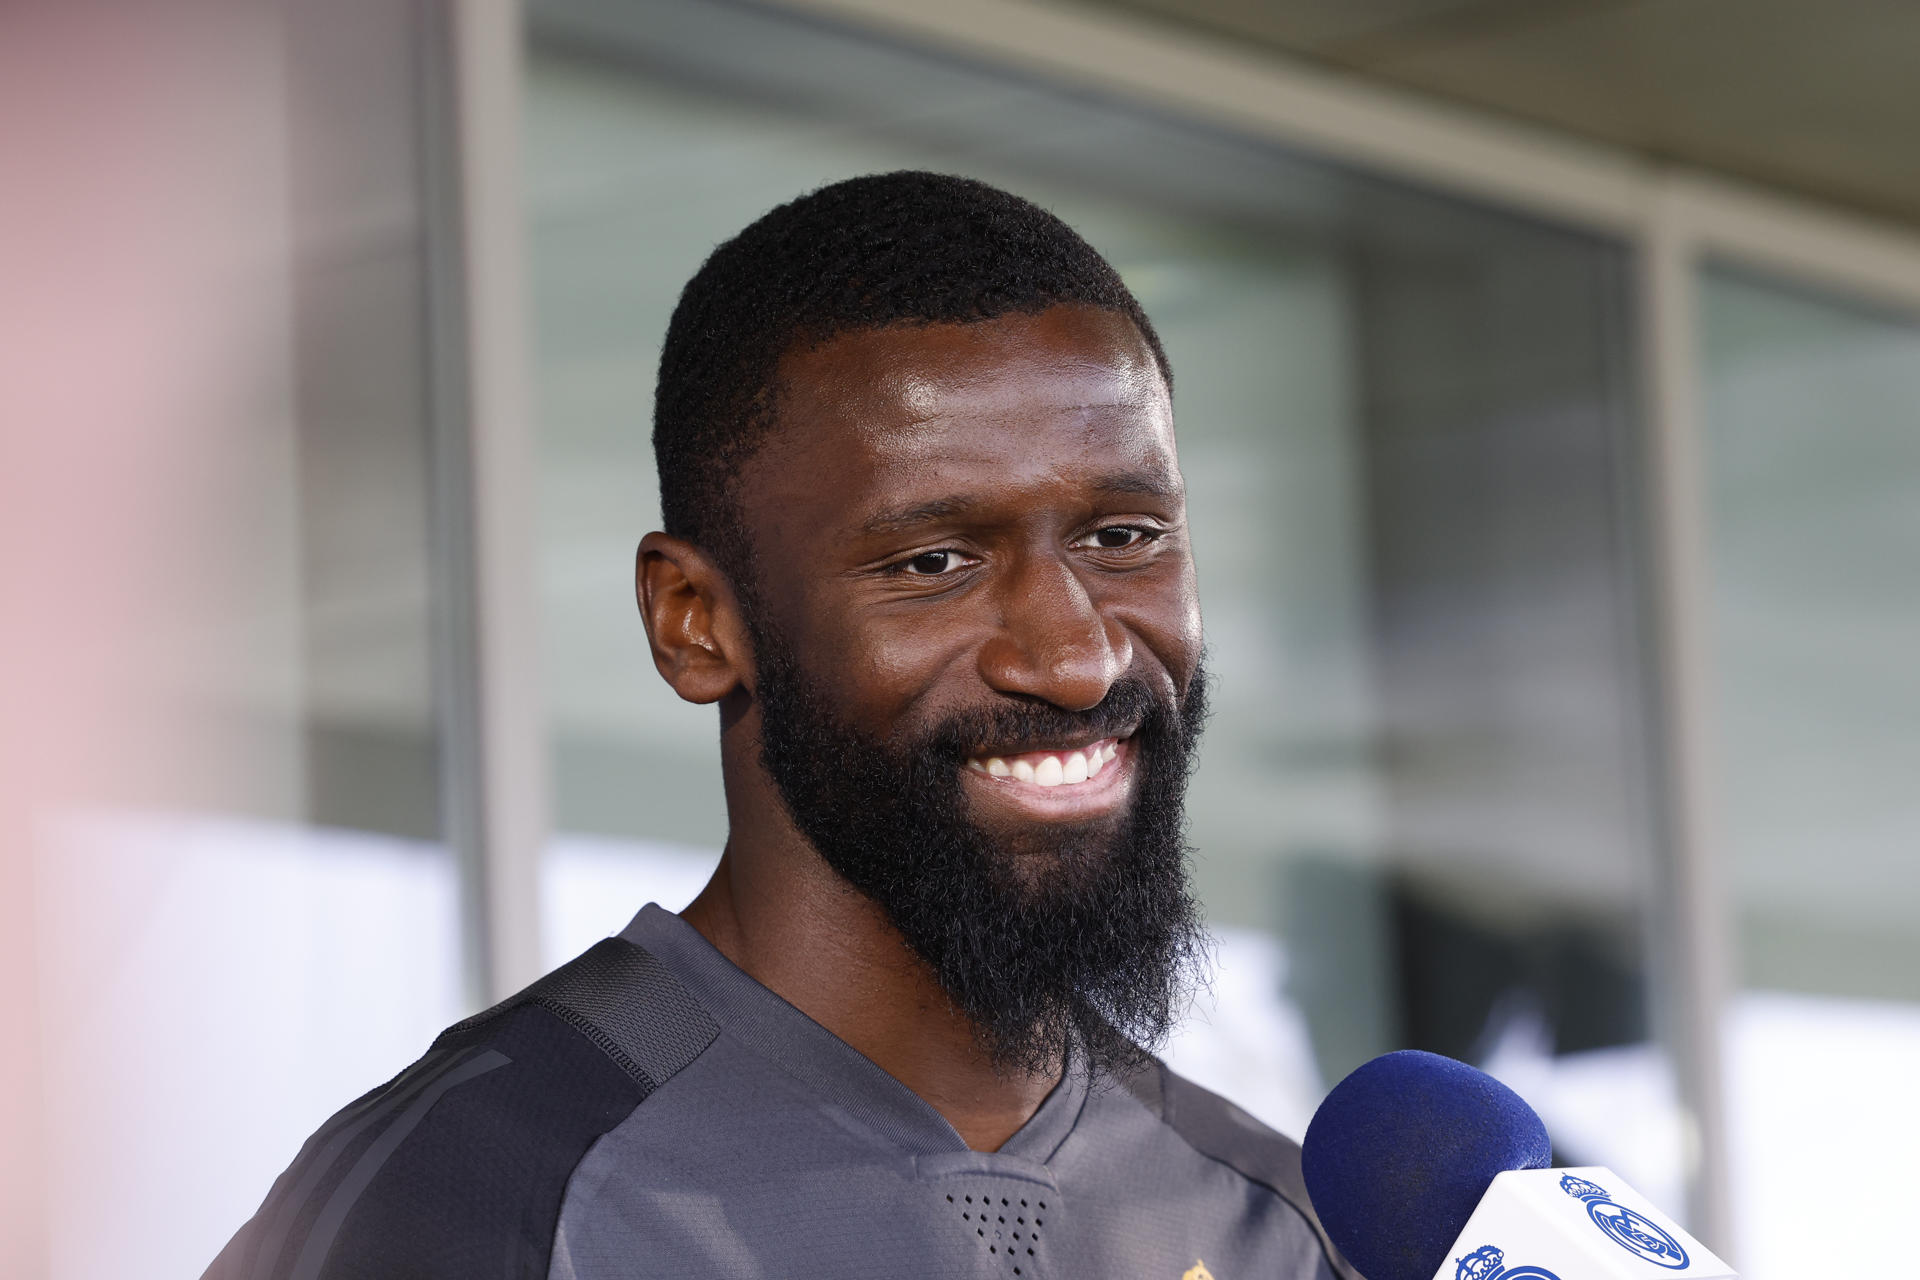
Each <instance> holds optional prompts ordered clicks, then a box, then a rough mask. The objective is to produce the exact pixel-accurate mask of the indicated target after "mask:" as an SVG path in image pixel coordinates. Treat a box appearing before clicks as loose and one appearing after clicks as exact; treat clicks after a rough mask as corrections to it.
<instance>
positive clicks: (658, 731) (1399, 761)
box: [526, 3, 1682, 1204]
mask: <svg viewBox="0 0 1920 1280" xmlns="http://www.w3.org/2000/svg"><path fill="white" fill-rule="evenodd" d="M532 12H533V16H534V24H533V33H534V39H533V44H532V47H531V50H530V53H529V63H528V75H529V103H528V112H529V114H528V119H527V133H526V138H527V166H528V167H527V176H526V181H527V191H528V207H529V210H530V217H531V234H532V238H533V249H532V269H533V281H534V290H535V299H536V330H537V339H536V341H537V360H536V379H537V395H538V404H539V418H540V459H541V461H540V465H541V482H542V485H543V490H542V501H543V508H542V522H543V527H542V533H541V555H542V558H543V560H542V563H543V589H544V592H545V596H544V600H543V618H542V624H543V628H544V640H545V645H546V661H547V664H548V667H547V673H546V674H547V680H548V690H549V693H548V696H549V746H550V751H551V758H552V760H553V764H554V773H555V779H554V789H555V796H556V801H557V803H556V810H555V812H556V830H555V833H554V836H553V840H552V844H551V846H550V848H549V850H548V856H547V860H546V867H545V877H546V894H547V899H546V909H547V921H548V926H549V927H548V934H547V937H548V945H549V947H550V949H551V956H550V958H551V959H553V960H556V961H557V960H559V959H560V958H562V957H564V956H566V955H570V954H572V953H575V952H577V951H578V950H580V949H582V948H583V947H585V946H587V945H589V944H590V943H591V942H592V941H593V940H594V939H595V938H597V937H599V936H601V935H603V934H604V933H606V932H607V931H609V930H612V929H617V928H618V927H619V926H620V925H621V924H622V923H623V922H624V920H625V919H626V917H627V915H628V914H629V913H630V912H631V911H632V910H633V909H634V908H635V907H636V906H637V905H638V904H639V903H640V902H642V901H644V900H646V899H647V898H649V897H652V898H657V899H659V900H661V901H662V902H664V903H666V904H667V905H670V906H679V905H681V904H683V903H684V902H685V901H686V900H687V899H688V898H689V897H691V896H692V894H693V892H695V891H696V890H697V889H698V887H699V885H700V884H701V883H702V882H703V880H704V875H705V873H706V871H707V870H708V869H710V868H711V866H712V863H713V859H714V858H715V856H716V854H717V850H718V847H719V845H720V843H721V842H722V841H723V840H724V838H725V816H724V811H723V808H722V804H721V795H720V781H719V778H720V775H719V759H718V748H717V727H716V724H715V721H714V714H713V712H712V710H711V709H709V708H696V707H689V706H685V705H682V704H680V703H678V702H677V701H676V700H675V699H674V696H673V695H672V693H671V692H670V691H669V690H668V689H667V688H666V687H665V686H664V685H663V684H662V683H661V682H660V681H659V680H658V679H657V677H656V676H655V675H654V673H653V672H652V670H651V662H650V659H649V657H648V654H647V650H646V646H645V641H644V637H643V634H642V631H641V627H640V623H639V620H638V618H637V616H636V614H635V611H634V605H633V601H632V585H631V579H632V566H633V552H634V546H635V544H636V542H637V541H638V539H639V537H640V535H641V534H642V533H644V532H645V531H646V530H648V529H650V528H652V527H654V524H655V522H656V521H657V519H658V513H657V505H656V504H657V495H656V491H655V480H654V475H653V467H652V458H651V451H650V446H649V432H650V419H651V406H652V378H653V370H654V366H655V363H656V361H657V358H658V351H659V343H660V341H661V338H662V336H663V334H664V332H665V329H666V325H667V319H668V316H669V313H670V311H671V309H672V306H673V303H674V301H675V299H676V297H677V295H678V292H679V290H680V288H681V286H682V285H683V284H684V283H685V281H686V280H687V278H688V277H689V276H690V275H691V274H692V273H693V271H694V270H695V268H696V267H697V266H698V265H699V263H700V262H701V261H702V259H703V258H704V257H705V256H706V254H707V253H708V252H709V251H710V250H711V249H712V248H713V246H714V245H715V244H716V243H718V242H719V241H720V240H721V239H723V238H725V237H727V236H729V235H731V234H732V233H733V232H735V231H736V230H738V229H739V228H740V227H742V226H744V225H745V224H746V223H747V222H749V221H751V220H752V219H753V218H755V217H757V216H758V215H760V214H761V213H763V212H765V211H766V210H767V209H769V208H771V207H772V206H773V205H775V204H777V203H779V202H782V201H784V200H787V199H790V198H792V197H793V196H795V195H796V194H799V193H801V192H804V191H806V190H809V189H811V188H813V187H816V186H818V185H820V184H822V183H825V182H829V181H832V180H834V179H838V178H842V177H846V176H850V175H853V174H858V173H867V172H874V171H879V170H885V169H892V168H899V167H919V168H933V169H940V170H946V171H951V172H963V173H967V174H971V175H974V176H978V177H981V178H984V179H986V180H988V181H992V182H996V183H999V184H1001V185H1004V186H1007V187H1010V188H1012V189H1014V190H1016V191H1018V192H1020V193H1022V194H1024V195H1026V196H1028V197H1030V198H1032V199H1035V200H1037V201H1039V202H1040V203H1042V204H1044V205H1046V206H1047V207H1049V208H1051V209H1052V210H1054V211H1055V212H1057V213H1059V214H1060V215H1061V216H1062V217H1064V218H1065V219H1066V220H1067V221H1069V222H1070V223H1072V224H1073V225H1074V226H1075V227H1076V228H1078V229H1079V230H1080V231H1081V232H1082V233H1083V234H1084V235H1086V236H1087V238H1088V239H1089V240H1090V241H1091V242H1092V243H1093V244H1094V245H1095V246H1096V247H1098V248H1099V249H1100V250H1101V251H1102V252H1104V253H1105V254H1106V255H1107V256H1108V257H1109V258H1110V259H1111V260H1112V261H1113V262H1114V263H1115V265H1116V266H1117V267H1118V268H1119V270H1120V271H1121V273H1122V274H1123V275H1124V276H1125V278H1126V279H1127V281H1128V282H1129V284H1130V285H1131V286H1132V287H1133V289H1134V290H1135V292H1136V293H1137V294H1138V295H1139V297H1140V299H1141V301H1142V303H1143V304H1144V305H1145V307H1146V308H1147V310H1148V312H1149V313H1150V314H1151V315H1152V316H1153V317H1154V321H1155V324H1156V325H1157V326H1158V327H1159V329H1160V332H1161V334H1162V336H1163V338H1164V339H1165V342H1166V346H1167V348H1168V351H1169V353H1170V355H1171V358H1172V361H1173V364H1174V367H1175V370H1176V374H1177V382H1178V393H1177V396H1176V414H1177V417H1178V421H1179V431H1180V452H1181V462H1182V466H1183V469H1184V470H1185V473H1186V478H1187V482H1188V486H1189V492H1190V507H1191V510H1192V512H1193V531H1194V541H1195V546H1196V553H1197V558H1198V562H1199V567H1200V579H1201V591H1202V602H1203V608H1204V611H1205V614H1206V623H1207V635H1208V644H1209V650H1210V655H1211V665H1212V667H1213V670H1214V675H1215V682H1216V689H1217V705H1218V711H1217V714H1216V715H1215V717H1214V720H1213V723H1212V725H1211V727H1210V729H1209V734H1208V738H1207V741H1206V745H1205V748H1204V754H1203V761H1202V764H1201V766H1200V769H1199V773H1198V775H1197V778H1196V780H1195V784H1194V791H1193V795H1192V801H1191V806H1190V812H1191V815H1192V835H1193V841H1194V844H1195V846H1196V847H1197V850H1198V858H1197V862H1196V874H1197V878H1198V887H1199V890H1200V893H1201V895H1202V898H1203V900H1204V902H1205V904H1206V906H1207V910H1208V913H1209V918H1210V921H1211V923H1212V925H1213V927H1214V930H1215V933H1216V935H1217V937H1218V940H1219V943H1220V952H1219V959H1220V966H1219V973H1218V977H1217V981H1216V984H1215V987H1214V990H1213V992H1212V993H1211V996H1210V997H1208V998H1207V1000H1206V1001H1204V1002H1203V1006H1202V1008H1201V1009H1200V1010H1199V1016H1197V1017H1196V1018H1195V1019H1194V1020H1193V1021H1192V1022H1191V1023H1190V1025H1189V1026H1188V1028H1187V1029H1186V1031H1185V1032H1184V1033H1183V1034H1182V1036H1181V1037H1180V1038H1179V1039H1178V1040H1177V1041H1176V1042H1175V1044H1174V1045H1173V1046H1171V1048H1170V1051H1169V1052H1170V1056H1171V1059H1172V1061H1173V1064H1174V1065H1175V1066H1176V1067H1177V1068H1179V1069H1181V1070H1183V1071H1185V1072H1187V1073H1188V1074H1190V1075H1191V1076H1193V1077H1195V1078H1196V1079H1198V1080H1199V1081H1201V1082H1202V1083H1204V1084H1208V1085H1210V1086H1212V1087H1214V1088H1216V1089H1218V1090H1220V1091H1222V1092H1224V1093H1226V1094H1228V1095H1229V1096H1231V1097H1233V1098H1234V1099H1235V1100H1236V1101H1239V1102H1240V1103H1241V1104H1242V1105H1244V1106H1246V1107H1247V1108H1248V1109H1249V1110H1251V1111H1252V1112H1254V1113H1255V1114H1256V1115H1258V1116H1260V1117H1262V1118H1264V1119H1266V1120H1268V1121H1269V1122H1271V1123H1272V1124H1274V1125H1275V1126H1276V1127H1278V1128H1280V1129H1282V1130H1284V1131H1288V1132H1291V1133H1294V1134H1296V1135H1297V1134H1299V1133H1300V1132H1301V1131H1302V1130H1303V1128H1304V1126H1305V1123H1306V1120H1307V1118H1308V1116H1309V1115H1310V1114H1311V1112H1312V1109H1313V1107H1314V1106H1315V1105H1316V1104H1317V1102H1318V1101H1319V1098H1320V1097H1321V1095H1322V1094H1323V1093H1324V1091H1325V1089H1326V1087H1327V1086H1328V1085H1329V1084H1330V1083H1331V1082H1332V1081H1334V1080H1337V1079H1338V1078H1339V1076H1341V1075H1343V1074H1344V1073H1345V1072H1346V1071H1347V1070H1349V1069H1351V1068H1352V1067H1354V1066H1356V1065H1358V1064H1359V1063H1360V1062H1361V1061H1363V1060H1364V1059H1365V1058H1367V1057H1370V1056H1372V1055H1374V1054H1376V1053H1380V1052H1384V1051H1386V1050H1389V1049H1392V1048H1397V1047H1404V1046H1417V1047H1422V1048H1429V1049H1435V1050H1438V1051H1441V1052H1447V1053H1451V1054H1454V1055H1455V1056H1460V1057H1466V1058H1470V1059H1473V1060H1476V1061H1479V1062H1482V1063H1485V1064H1487V1065H1488V1066H1490V1067H1492V1068H1493V1069H1495V1070H1498V1071H1500V1072H1502V1073H1504V1074H1506V1075H1507V1076H1508V1077H1509V1078H1511V1079H1512V1080H1513V1081H1514V1082H1515V1083H1516V1084H1517V1085H1519V1086H1520V1087H1521V1088H1522V1090H1523V1092H1526V1093H1527V1094H1528V1096H1530V1097H1532V1098H1533V1099H1534V1101H1535V1102H1536V1104H1537V1105H1539V1106H1540V1107H1541V1108H1542V1109H1543V1110H1544V1111H1545V1112H1546V1113H1547V1116H1548V1119H1549V1122H1550V1123H1551V1124H1552V1125H1553V1126H1554V1128H1555V1131H1556V1132H1557V1133H1559V1134H1560V1135H1561V1137H1562V1141H1563V1144H1564V1145H1565V1147H1566V1154H1567V1155H1568V1156H1569V1157H1578V1158H1582V1159H1587V1160H1591V1161H1593V1162H1596V1163H1607V1164H1610V1165H1612V1166H1613V1167H1615V1168H1617V1169H1619V1170H1620V1171H1621V1172H1622V1173H1623V1174H1625V1175H1626V1176H1628V1177H1629V1178H1630V1179H1632V1180H1633V1181H1634V1182H1635V1183H1636V1184H1637V1185H1639V1186H1641V1187H1642V1189H1643V1190H1645V1191H1646V1192H1647V1193H1648V1194H1650V1195H1654V1196H1655V1197H1656V1198H1658V1199H1660V1200H1662V1201H1663V1202H1664V1203H1669V1204H1674V1203H1678V1199H1679V1188H1678V1183H1679V1181H1680V1178H1681V1174H1682V1161H1681V1151H1680V1147H1679V1140H1678V1137H1677V1134H1678V1132H1679V1127H1678V1125H1677V1123H1676V1103H1675V1101H1674V1098H1673V1086H1672V1080H1671V1071H1670V1067H1669V1063H1668V1059H1667V1056H1666V1054H1665V1052H1664V1051H1663V1050H1662V1049H1661V1048H1659V1047H1658V1046H1657V1045H1655V1044H1654V1043H1652V1042H1651V1041H1650V1031H1649V1015H1648V1009H1649V1007H1650V1004H1651V1003H1652V1002H1651V1000H1650V997H1649V990H1650V987H1649V978H1648V964H1647V960H1646V955H1647V952H1648V951H1649V949H1650V946H1649V938H1648V936H1647V934H1648V911H1647V902H1648V899H1649V889H1648V887H1647V886H1648V884H1649V881H1650V878H1651V868H1652V862H1653V854H1652V847H1651V841H1650V839H1649V836H1648V833H1647V819H1646V809H1647V805H1646V803H1645V801H1644V795H1645V793H1646V791H1647V790H1648V787H1649V779H1648V777H1647V776H1646V771H1647V768H1648V765H1647V761H1648V760H1649V759H1651V758H1652V755H1653V753H1652V752H1651V751H1649V750H1647V743H1646V740H1645V736H1644V735H1645V730H1644V728H1643V724H1642V716H1641V711H1642V706H1641V698H1642V690H1643V688H1644V681H1643V680H1642V678H1641V673H1640V670H1639V661H1640V655H1639V650H1638V647H1637V635H1638V630H1637V628H1638V625H1639V624H1638V615H1637V595H1638V590H1639V588H1638V579H1637V576H1636V574H1635V573H1634V571H1633V562H1632V557H1631V545H1630V540H1629V538H1628V537H1627V536H1626V533H1625V528H1626V519H1627V513H1628V510H1629V505H1630V498H1631V486H1630V479H1631V472H1632V467H1631V458H1630V456H1629V449H1628V445H1627V441H1628V440H1630V439H1631V436H1632V432H1631V430H1630V428H1631V426H1632V424H1631V421H1630V420H1629V417H1628V415H1627V413H1626V411H1625V405H1626V403H1627V398H1626V394H1625V391H1626V389H1628V388H1629V387H1630V385H1631V383H1630V378H1629V370H1628V369H1627V368H1626V366H1625V362H1624V359H1623V357H1622V353H1623V352H1624V351H1626V350H1628V349H1630V343H1629V341H1628V335H1627V334H1626V333H1625V331H1624V324H1625V321H1624V319H1623V317H1624V315H1625V313H1626V310H1627V308H1626V307H1625V306H1624V305H1623V298H1624V293H1623V290H1624V287H1625V286H1624V279H1625V273H1624V266H1625V260H1624V254H1623V251H1622V249H1621V248H1620V246H1619V245H1617V244H1613V243H1609V242H1606V241H1603V240H1600V239H1596V238H1593V237H1587V236H1582V235H1577V234H1573V233H1570V232H1568V231H1565V230H1563V229H1559V228H1555V227H1550V226H1546V225H1542V224H1539V223H1534V222H1530V221H1527V220H1524V219H1520V218H1515V217H1511V216H1506V215H1503V214H1499V213H1496V212H1492V211H1489V210H1486V209H1484V208H1480V207H1476V206H1472V205H1468V204H1464V203H1461V202H1458V201H1453V200H1447V199H1442V198H1439V197H1437V196H1432V195H1429V194H1425V193H1421V192H1418V191H1413V190H1409V189H1406V188H1403V187H1399V186H1395V185H1391V184H1387V183H1383V182H1380V181H1378V180H1374V179H1370V178H1368V177H1365V176H1363V175H1358V174H1355V173H1353V172H1350V171H1346V170H1343V169H1340V168H1338V167H1336V166H1332V165H1329V164H1325V163H1321V162H1316V161H1310V160H1307V159H1303V158H1302V157H1299V156H1297V155H1293V154H1291V153H1288V152H1285V151H1282V150H1278V149H1276V148H1273V147H1271V146H1266V145H1262V144H1258V143H1255V142H1252V141H1248V140H1245V139H1240V138H1236V137H1232V136H1228V135H1225V134H1221V133H1218V132H1214V131H1210V130H1207V129H1203V128H1198V127H1194V126H1190V125H1188V124H1185V123H1182V122H1180V121H1177V120H1172V119H1168V118H1165V117H1162V116H1157V115H1154V114H1151V113H1148V112H1144V111H1138V110H1133V109H1130V108H1128V107H1125V106H1123V105H1120V104H1116V103H1113V102H1110V101H1105V100H1100V99H1095V98H1091V97H1085V96H1080V95H1075V94H1072V93H1068V92H1065V91H1062V90H1058V89H1054V88H1050V87H1048V86H1045V85H1041V84H1035V83H1032V82H1030V81H1025V80H1021V79H1019V78H1017V77H1014V76H1012V75H1009V74H997V73H993V72H990V71H985V70H981V69H979V68H977V67H973V66H968V65H963V64H961V63H958V62H954V61H948V60H945V59H942V58H939V57H936V56H932V55H929V54H925V53H922V52H918V51H915V50H911V49H906V48H901V47H899V46H895V45H890V44H884V43H881V42H878V41H874V40H868V39H864V38H859V37H855V36H851V35H848V34H845V33H841V32H839V31H837V30H835V29H833V28H831V27H830V26H827V25H823V24H819V23H815V22H810V21H794V20H791V19H788V18H783V17H780V16H777V15H771V14H766V13H756V12H750V11H746V10H737V9H732V8H726V7H722V6H703V5H695V4H679V3H663V4H648V5H633V6H627V7H625V8H623V9H621V10H619V11H618V12H616V11H615V10H613V9H611V8H609V7H606V6H601V5H595V4H587V3H548V4H536V5H535V6H534V7H533V10H532ZM1622 1109H1627V1110H1630V1111H1631V1112H1632V1113H1633V1114H1635V1115H1637V1116H1640V1117H1643V1118H1642V1119H1640V1120H1639V1121H1637V1122H1636V1123H1635V1124H1632V1125H1622V1124H1619V1123H1618V1122H1617V1119H1616V1117H1617V1115H1618V1114H1619V1113H1620V1111H1621V1110H1622Z"/></svg>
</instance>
